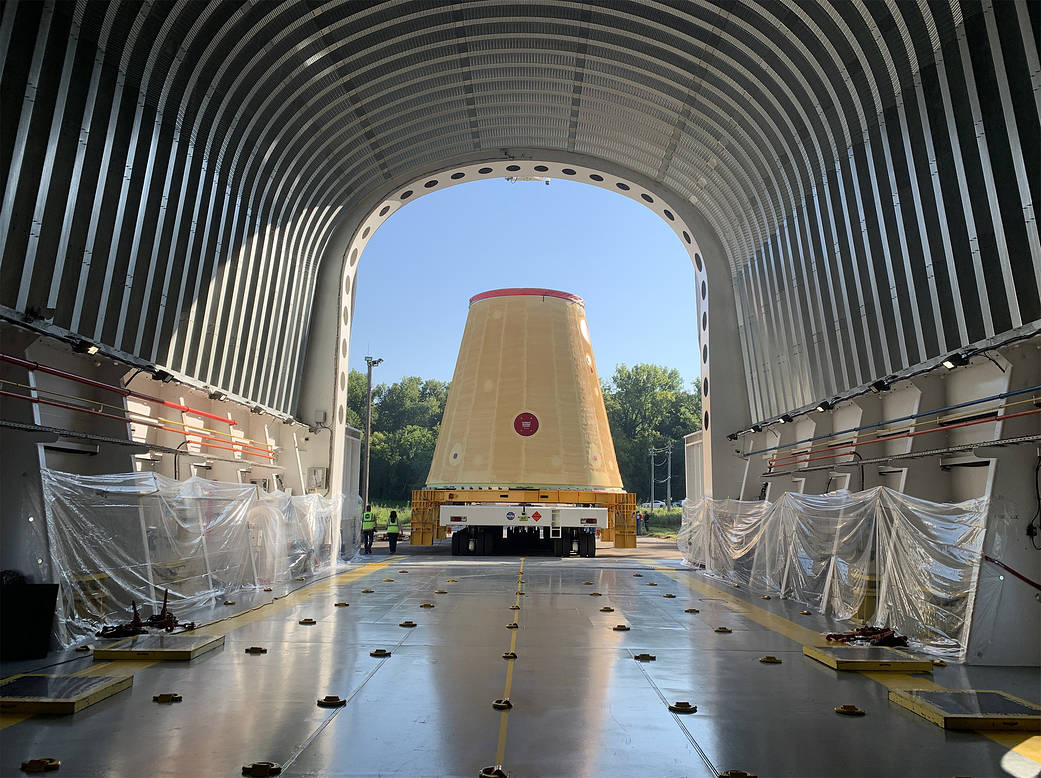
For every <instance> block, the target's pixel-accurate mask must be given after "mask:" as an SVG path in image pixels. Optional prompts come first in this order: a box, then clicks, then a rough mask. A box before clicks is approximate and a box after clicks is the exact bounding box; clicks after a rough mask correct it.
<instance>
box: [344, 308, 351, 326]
mask: <svg viewBox="0 0 1041 778" xmlns="http://www.w3.org/2000/svg"><path fill="white" fill-rule="evenodd" d="M350 315H351V312H350V310H348V308H347V306H346V305H345V306H343V323H344V324H346V323H347V319H349V318H350Z"/></svg>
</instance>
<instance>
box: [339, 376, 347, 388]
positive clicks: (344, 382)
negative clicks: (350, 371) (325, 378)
mask: <svg viewBox="0 0 1041 778" xmlns="http://www.w3.org/2000/svg"><path fill="white" fill-rule="evenodd" d="M346 388H347V374H346V373H340V389H346Z"/></svg>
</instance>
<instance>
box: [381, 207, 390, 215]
mask: <svg viewBox="0 0 1041 778" xmlns="http://www.w3.org/2000/svg"><path fill="white" fill-rule="evenodd" d="M388 213H390V206H389V205H384V206H383V207H382V208H380V216H381V217H382V216H386V215H387V214H388Z"/></svg>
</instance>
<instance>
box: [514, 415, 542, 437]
mask: <svg viewBox="0 0 1041 778" xmlns="http://www.w3.org/2000/svg"><path fill="white" fill-rule="evenodd" d="M513 429H514V430H515V431H516V433H517V434H518V435H522V436H524V437H525V438H530V437H531V436H532V435H534V434H535V433H536V432H538V431H539V420H538V417H537V416H536V415H535V414H534V413H528V412H527V411H525V412H524V413H519V414H517V418H516V419H514V420H513Z"/></svg>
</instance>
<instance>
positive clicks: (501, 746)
mask: <svg viewBox="0 0 1041 778" xmlns="http://www.w3.org/2000/svg"><path fill="white" fill-rule="evenodd" d="M520 573H521V575H523V574H524V557H521V560H520ZM517 578H518V580H520V576H517ZM520 592H521V590H520V589H517V594H516V596H515V597H514V598H513V604H514V605H520V598H521V596H520ZM513 613H515V614H516V616H515V618H514V619H513V620H514V621H516V622H517V623H518V624H519V623H520V611H519V610H516V611H513ZM519 631H520V630H519V629H514V630H511V632H513V634H512V635H511V636H510V649H509V650H510V651H516V650H517V633H518V632H519ZM506 664H507V667H506V688H505V690H504V691H503V693H502V698H503V699H504V700H506V699H509V697H510V689H512V688H513V666H514V665H515V664H517V660H516V659H510V660H508V661H507V663H506ZM509 721H510V711H509V710H508V709H507V710H504V711H503V712H502V713H501V714H500V716H499V742H498V744H497V745H496V747H495V764H502V760H503V759H504V758H505V756H506V725H507V724H508V723H509Z"/></svg>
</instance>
